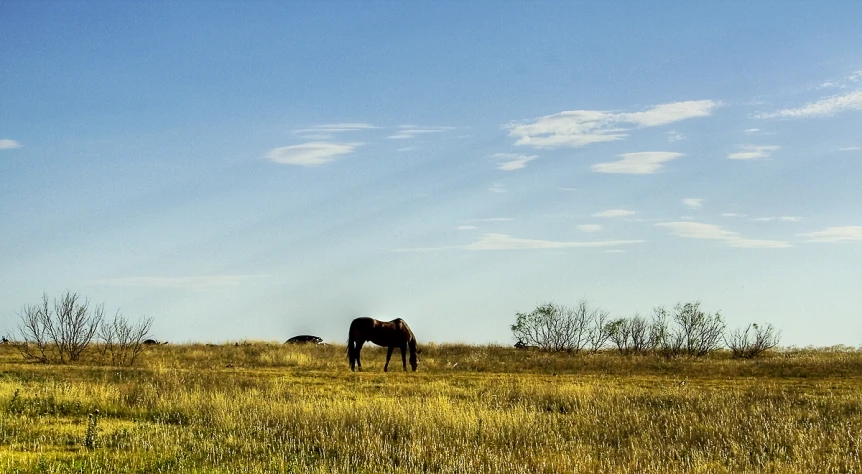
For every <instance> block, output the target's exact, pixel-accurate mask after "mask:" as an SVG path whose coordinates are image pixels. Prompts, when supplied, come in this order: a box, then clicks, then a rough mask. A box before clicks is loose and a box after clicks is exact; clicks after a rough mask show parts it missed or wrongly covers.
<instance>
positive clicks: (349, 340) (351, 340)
mask: <svg viewBox="0 0 862 474" xmlns="http://www.w3.org/2000/svg"><path fill="white" fill-rule="evenodd" d="M355 345H356V339H355V338H354V337H353V323H350V330H349V331H348V332H347V360H349V361H351V362H353V347H354V346H355Z"/></svg>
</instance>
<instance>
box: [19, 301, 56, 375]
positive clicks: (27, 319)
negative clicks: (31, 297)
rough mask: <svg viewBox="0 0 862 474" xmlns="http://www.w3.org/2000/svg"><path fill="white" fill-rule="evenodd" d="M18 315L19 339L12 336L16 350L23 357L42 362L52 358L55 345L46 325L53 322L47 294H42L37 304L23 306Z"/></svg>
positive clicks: (54, 354)
mask: <svg viewBox="0 0 862 474" xmlns="http://www.w3.org/2000/svg"><path fill="white" fill-rule="evenodd" d="M18 317H19V318H20V319H21V323H20V324H19V325H18V333H19V335H20V339H18V340H15V338H13V342H12V344H13V345H14V346H15V348H16V349H18V352H20V353H21V355H22V356H24V358H25V359H35V360H38V361H39V362H42V363H43V364H46V363H48V362H50V361H51V360H53V359H54V357H56V351H55V350H54V349H56V346H54V345H52V341H51V334H50V331H49V330H48V326H49V325H51V324H53V321H52V318H51V310H50V306H49V304H48V295H47V294H44V295H42V301H41V302H40V303H39V304H32V305H27V306H24V308H23V309H22V310H21V312H20V313H18Z"/></svg>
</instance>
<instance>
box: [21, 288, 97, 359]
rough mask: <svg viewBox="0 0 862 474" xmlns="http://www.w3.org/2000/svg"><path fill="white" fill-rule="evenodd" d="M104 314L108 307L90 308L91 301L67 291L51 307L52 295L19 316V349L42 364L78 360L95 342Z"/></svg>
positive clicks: (43, 297) (29, 307) (27, 356)
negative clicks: (105, 308)
mask: <svg viewBox="0 0 862 474" xmlns="http://www.w3.org/2000/svg"><path fill="white" fill-rule="evenodd" d="M103 315H104V305H96V306H95V307H94V308H92V309H91V308H90V302H89V300H87V299H81V297H80V296H78V294H77V293H71V292H68V291H67V292H66V293H64V294H63V295H62V296H61V297H60V298H59V299H55V300H54V304H53V305H49V302H48V295H47V294H43V295H42V301H41V303H39V304H33V305H27V306H25V307H24V309H23V310H22V311H21V313H19V315H18V316H19V317H20V318H21V323H20V324H19V326H18V332H19V335H20V336H21V337H20V340H19V341H16V342H15V347H16V348H17V349H18V351H19V352H20V353H21V355H23V356H24V357H25V358H27V359H35V360H38V361H39V362H42V363H48V362H53V361H55V360H59V362H61V363H62V362H66V361H72V362H74V361H76V360H78V359H79V358H80V357H81V354H82V353H83V352H84V350H86V349H87V346H89V345H90V342H91V341H92V340H93V336H95V334H96V331H97V330H98V328H99V324H100V323H101V321H102V318H103Z"/></svg>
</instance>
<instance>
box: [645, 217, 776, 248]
mask: <svg viewBox="0 0 862 474" xmlns="http://www.w3.org/2000/svg"><path fill="white" fill-rule="evenodd" d="M656 225H657V226H659V227H665V228H667V229H670V231H671V233H673V234H674V235H677V236H679V237H683V238H686V239H709V240H721V241H724V242H725V243H726V244H727V245H728V246H730V247H739V248H788V247H793V246H792V245H790V244H789V243H787V242H783V241H780V240H758V239H746V238H743V237H742V236H740V235H739V234H737V233H736V232H731V231H729V230H724V229H722V228H721V227H719V226H717V225H713V224H703V223H700V222H661V223H658V224H656Z"/></svg>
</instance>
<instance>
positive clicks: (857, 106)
mask: <svg viewBox="0 0 862 474" xmlns="http://www.w3.org/2000/svg"><path fill="white" fill-rule="evenodd" d="M847 110H862V90H858V91H854V92H850V93H847V94H842V95H835V96H832V97H826V98H824V99H820V100H818V101H815V102H810V103H808V104H805V105H803V106H802V107H796V108H789V109H781V110H777V111H775V112H769V113H761V114H757V115H755V116H754V117H755V118H761V119H772V118H812V117H831V116H833V115H835V114H837V113H839V112H844V111H847Z"/></svg>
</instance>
